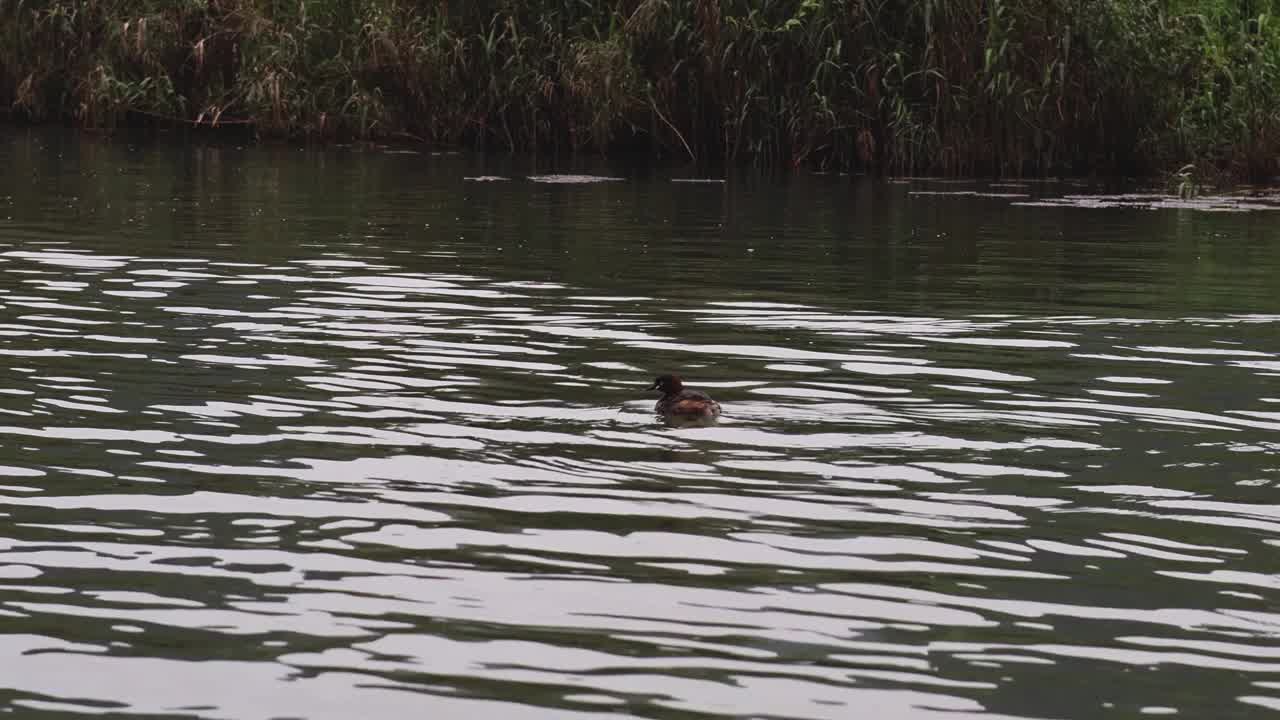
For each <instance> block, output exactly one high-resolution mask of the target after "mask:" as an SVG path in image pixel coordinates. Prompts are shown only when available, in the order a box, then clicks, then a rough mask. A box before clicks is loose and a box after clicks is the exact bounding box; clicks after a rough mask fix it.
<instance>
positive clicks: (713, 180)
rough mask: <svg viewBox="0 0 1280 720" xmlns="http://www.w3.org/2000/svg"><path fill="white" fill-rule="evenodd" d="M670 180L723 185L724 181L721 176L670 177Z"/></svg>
mask: <svg viewBox="0 0 1280 720" xmlns="http://www.w3.org/2000/svg"><path fill="white" fill-rule="evenodd" d="M671 182H673V183H692V184H706V185H723V184H724V183H725V181H724V179H723V178H671Z"/></svg>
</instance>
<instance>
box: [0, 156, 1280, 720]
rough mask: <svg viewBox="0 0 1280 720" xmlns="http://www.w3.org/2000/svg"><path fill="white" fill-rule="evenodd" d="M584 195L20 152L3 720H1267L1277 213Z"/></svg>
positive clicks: (632, 176)
mask: <svg viewBox="0 0 1280 720" xmlns="http://www.w3.org/2000/svg"><path fill="white" fill-rule="evenodd" d="M564 169H565V168H555V167H553V168H532V167H528V168H512V167H500V166H486V165H485V161H483V160H480V159H477V158H473V157H468V156H433V155H427V154H422V155H410V154H396V153H380V152H356V151H352V150H342V149H335V150H329V151H301V150H297V149H281V148H254V149H243V148H235V147H230V146H228V147H221V148H209V147H204V148H200V147H178V148H175V147H171V146H157V145H148V146H143V147H134V146H131V145H129V144H127V143H125V142H102V141H96V140H91V139H77V138H76V137H75V136H63V135H57V134H38V135H30V134H26V133H16V132H14V131H9V132H8V134H6V135H3V136H0V270H2V271H3V275H2V278H3V280H2V282H0V355H2V356H3V359H2V361H0V415H3V417H0V512H2V513H3V524H2V525H0V668H3V672H0V706H2V707H3V708H4V709H5V710H6V711H8V712H9V713H10V714H13V715H16V716H21V717H32V718H43V717H74V716H79V715H96V716H105V717H157V718H158V717H165V718H168V717H202V718H237V719H238V718H264V719H265V718H286V717H288V718H356V717H360V718H406V717H432V718H464V717H465V718H474V717H494V718H526V717H539V718H574V717H586V716H587V715H591V716H593V717H605V716H612V717H649V718H670V719H675V718H711V717H724V716H740V717H779V718H840V719H844V718H858V717H867V718H946V719H955V718H968V717H981V718H996V717H1001V718H1013V717H1017V718H1111V717H1114V718H1131V717H1135V716H1139V715H1142V714H1152V715H1159V714H1173V713H1177V714H1179V715H1181V716H1183V717H1194V718H1237V717H1240V718H1242V717H1261V716H1267V715H1268V714H1269V711H1274V710H1276V709H1278V708H1280V608H1278V607H1277V602H1278V601H1280V572H1278V571H1277V569H1278V567H1280V565H1278V563H1277V557H1280V555H1278V553H1280V549H1278V548H1277V545H1280V488H1278V487H1277V484H1278V481H1280V461H1277V452H1278V451H1280V433H1278V432H1277V431H1278V430H1280V382H1278V379H1277V376H1280V279H1278V274H1280V213H1276V212H1274V211H1269V210H1259V211H1255V212H1243V213H1217V212H1202V211H1199V210H1196V209H1178V208H1163V209H1145V208H1079V207H1044V206H1036V205H1024V204H1019V203H1020V202H1023V201H1025V200H1028V198H1019V197H987V196H982V195H946V194H928V193H932V192H952V191H953V190H961V191H971V190H974V189H978V190H982V191H988V190H993V191H995V192H996V193H998V194H1008V193H1013V194H1027V195H1030V196H1031V197H1030V198H1029V199H1030V200H1032V201H1035V200H1037V199H1039V198H1042V197H1044V196H1053V197H1058V196H1061V195H1062V194H1064V193H1080V192H1085V191H1086V190H1085V189H1081V188H1077V187H1072V186H1063V185H1039V184H1031V185H1027V186H1023V187H1012V188H1011V187H998V188H988V187H986V186H985V185H984V186H975V185H963V184H948V183H936V182H925V181H912V182H908V183H874V182H869V181H858V182H852V181H850V179H848V178H840V177H829V176H810V177H795V178H791V179H789V180H786V181H783V182H778V181H770V180H765V179H762V178H752V177H745V178H738V177H735V178H731V179H730V182H728V183H725V184H718V183H717V184H707V183H673V182H671V181H670V177H669V174H662V173H655V172H649V171H646V172H637V171H628V170H626V169H618V168H609V167H603V168H596V171H597V172H602V173H608V174H613V175H617V176H619V177H622V178H624V180H623V181H621V182H613V183H601V184H548V183H534V182H530V181H528V180H526V179H524V178H525V176H527V175H529V174H533V173H534V172H548V171H557V170H564ZM486 174H503V175H505V176H507V177H512V178H514V179H513V180H511V181H509V182H471V181H466V180H464V179H463V178H465V177H471V176H478V175H486ZM662 371H678V372H682V373H684V374H686V375H687V376H689V378H690V379H691V382H693V383H694V384H695V385H696V386H698V387H701V388H704V389H706V390H708V391H710V392H711V393H712V394H714V395H715V396H716V397H717V398H718V399H719V400H721V401H722V403H723V404H724V407H725V417H724V420H723V422H722V423H721V424H720V426H718V427H715V428H704V429H669V428H666V427H664V426H662V425H661V424H659V423H657V422H655V420H654V418H653V417H652V415H651V413H650V409H651V407H652V402H653V399H652V398H651V397H649V396H648V395H647V394H646V393H645V392H644V386H645V385H647V384H648V383H649V381H650V380H651V378H652V376H653V375H655V374H657V373H659V372H662Z"/></svg>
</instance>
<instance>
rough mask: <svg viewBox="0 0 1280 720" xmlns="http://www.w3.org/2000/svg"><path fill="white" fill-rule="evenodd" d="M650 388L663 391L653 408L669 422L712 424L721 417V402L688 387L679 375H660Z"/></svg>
mask: <svg viewBox="0 0 1280 720" xmlns="http://www.w3.org/2000/svg"><path fill="white" fill-rule="evenodd" d="M649 389H650V390H658V391H660V392H661V393H662V397H661V398H659V399H658V404H657V405H654V406H653V409H654V412H656V413H658V414H659V415H661V416H662V419H663V420H666V421H667V423H668V424H672V425H710V424H712V423H714V422H715V421H716V420H717V419H718V418H719V417H720V403H718V402H716V401H715V400H712V399H711V396H710V395H708V394H706V393H704V392H702V391H701V390H690V389H688V388H686V387H685V386H684V381H682V380H681V379H680V377H679V376H678V375H659V376H658V377H657V378H655V379H654V381H653V385H651V386H649Z"/></svg>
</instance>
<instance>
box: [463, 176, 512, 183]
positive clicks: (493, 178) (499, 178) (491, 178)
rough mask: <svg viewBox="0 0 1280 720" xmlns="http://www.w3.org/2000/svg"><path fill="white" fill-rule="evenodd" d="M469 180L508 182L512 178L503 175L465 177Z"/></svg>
mask: <svg viewBox="0 0 1280 720" xmlns="http://www.w3.org/2000/svg"><path fill="white" fill-rule="evenodd" d="M462 179H463V180H465V181H467V182H507V181H508V180H510V179H511V178H505V177H502V176H501V175H477V176H475V177H464V178H462Z"/></svg>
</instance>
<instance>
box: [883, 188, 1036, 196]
mask: <svg viewBox="0 0 1280 720" xmlns="http://www.w3.org/2000/svg"><path fill="white" fill-rule="evenodd" d="M907 194H908V195H942V196H948V195H949V196H954V197H984V198H1028V197H1031V195H1030V194H1029V193H1011V192H982V191H981V190H912V191H911V192H908V193H907Z"/></svg>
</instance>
